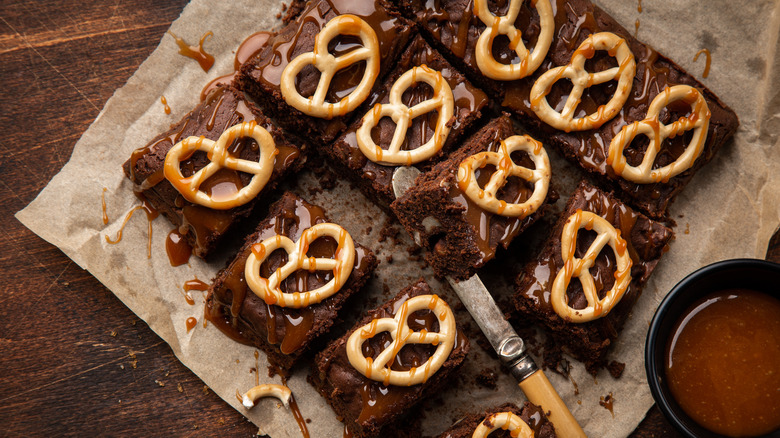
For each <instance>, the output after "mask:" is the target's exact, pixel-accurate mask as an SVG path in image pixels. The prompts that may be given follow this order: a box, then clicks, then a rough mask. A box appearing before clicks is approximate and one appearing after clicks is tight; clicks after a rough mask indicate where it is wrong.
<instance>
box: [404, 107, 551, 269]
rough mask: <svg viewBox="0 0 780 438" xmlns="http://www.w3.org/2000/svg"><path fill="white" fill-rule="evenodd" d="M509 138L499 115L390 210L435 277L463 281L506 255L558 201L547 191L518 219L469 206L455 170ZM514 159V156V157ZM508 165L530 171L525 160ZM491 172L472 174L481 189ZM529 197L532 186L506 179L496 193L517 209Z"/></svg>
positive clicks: (504, 120)
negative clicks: (541, 200)
mask: <svg viewBox="0 0 780 438" xmlns="http://www.w3.org/2000/svg"><path fill="white" fill-rule="evenodd" d="M513 135H515V130H514V127H513V125H512V121H511V120H510V119H509V117H508V116H507V115H503V116H501V117H499V118H497V119H494V120H493V121H491V122H490V123H488V124H487V125H486V126H485V127H483V128H482V129H481V130H479V131H478V132H477V133H475V134H473V135H472V136H471V137H469V138H468V139H467V140H466V141H465V142H464V144H463V145H462V146H461V147H460V148H459V149H458V150H457V151H456V152H454V153H453V154H452V156H450V157H449V158H448V159H447V160H446V161H443V162H441V163H439V164H437V165H436V166H434V168H433V169H432V170H431V171H430V172H426V173H424V174H422V175H421V176H420V177H418V179H417V181H415V184H414V186H413V187H411V188H410V189H409V190H408V191H407V192H406V193H405V194H404V195H403V196H402V197H400V198H399V199H397V200H396V201H395V202H393V204H392V205H391V208H392V210H393V212H394V213H395V215H396V217H398V220H399V221H400V222H401V224H402V225H403V226H404V228H406V230H407V231H408V232H409V234H410V235H411V236H412V237H413V238H414V240H415V242H417V244H418V245H420V246H423V247H424V248H425V249H426V250H427V251H426V254H425V259H426V260H427V261H428V263H429V264H430V265H431V266H432V267H433V270H434V272H435V273H436V275H437V276H440V277H445V276H451V277H453V278H456V279H467V278H469V277H470V276H471V275H473V274H474V272H475V271H476V270H477V269H478V268H480V267H482V266H484V265H485V263H487V262H488V261H490V260H492V259H493V258H494V257H495V255H496V251H497V250H498V248H499V246H501V247H503V248H504V249H506V248H507V247H508V246H509V244H510V243H511V242H512V239H514V238H515V237H516V236H517V235H518V234H520V233H521V232H522V231H523V230H525V229H526V228H528V227H529V226H530V225H531V224H533V223H534V222H535V221H536V220H537V219H538V218H539V217H541V216H542V214H543V211H544V210H545V204H546V203H549V202H555V201H556V200H557V198H558V195H557V194H556V193H555V191H554V190H552V189H548V192H547V196H546V199H545V202H544V203H543V204H542V206H541V207H540V208H539V209H538V210H537V211H536V212H534V213H532V214H530V215H529V216H527V217H524V218H517V217H506V216H502V215H499V214H494V213H491V212H489V211H487V210H485V209H483V208H482V207H480V206H479V205H477V204H476V203H475V202H473V201H472V200H471V199H470V198H469V197H468V196H467V195H466V194H465V193H464V192H463V190H461V188H460V187H459V185H458V167H459V166H460V163H461V162H462V161H463V160H465V159H466V158H468V157H470V156H471V155H474V154H477V153H480V152H484V151H490V152H496V151H498V150H499V149H500V147H501V141H502V140H504V139H506V138H508V137H511V136H513ZM518 153H519V152H518ZM520 158H521V159H518V157H514V156H513V161H515V162H516V163H517V164H520V165H523V166H525V167H526V168H530V169H533V168H534V166H533V163H532V162H531V161H530V159H528V157H527V156H525V157H520ZM493 170H495V168H493V167H492V166H486V167H485V168H483V169H480V170H477V171H476V172H475V174H476V176H477V181H478V182H479V183H480V186H481V187H483V188H484V187H485V185H486V183H487V181H488V180H489V179H490V177H491V175H492V173H493ZM532 193H533V185H531V184H529V183H528V182H526V181H524V180H521V179H520V178H509V179H508V180H507V183H506V185H504V186H503V188H501V190H500V191H499V192H498V193H497V198H498V199H501V200H504V201H506V202H507V203H522V202H524V201H525V200H527V199H528V198H529V197H530V196H531V194H532Z"/></svg>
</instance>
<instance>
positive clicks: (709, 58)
mask: <svg viewBox="0 0 780 438" xmlns="http://www.w3.org/2000/svg"><path fill="white" fill-rule="evenodd" d="M702 53H704V55H705V56H706V57H707V59H706V60H705V64H704V73H702V75H701V77H703V78H706V77H707V76H709V75H710V64H711V63H712V55H710V51H709V50H708V49H701V50H699V51H698V52H697V53H696V56H694V57H693V62H696V60H698V59H699V55H701V54H702Z"/></svg>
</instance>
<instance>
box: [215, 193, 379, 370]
mask: <svg viewBox="0 0 780 438" xmlns="http://www.w3.org/2000/svg"><path fill="white" fill-rule="evenodd" d="M323 222H329V221H328V218H327V216H325V213H324V212H323V210H322V208H320V207H318V206H316V205H311V204H309V203H307V202H306V201H304V200H303V199H301V198H300V197H298V196H297V195H295V194H293V193H291V192H286V193H285V194H284V195H282V197H281V199H279V200H278V201H276V202H275V203H274V204H273V205H272V206H271V208H270V211H269V213H268V216H267V217H266V219H265V220H263V221H262V222H260V224H258V226H257V228H256V230H255V231H254V233H252V234H250V235H249V236H247V238H246V241H245V243H244V245H243V246H242V247H241V249H240V250H239V251H238V254H237V255H236V257H235V258H234V259H233V260H232V261H231V262H230V263H229V264H228V265H227V266H226V267H225V268H224V269H222V270H221V271H219V272H218V273H217V276H216V278H215V279H214V281H213V282H212V284H211V286H210V287H209V291H208V295H207V297H206V317H207V318H208V320H209V321H211V322H212V323H214V325H216V326H217V327H218V328H219V329H220V330H222V332H224V333H225V334H226V335H228V336H229V337H231V338H233V339H234V340H236V341H238V342H241V343H244V344H247V345H253V346H255V347H257V348H259V349H261V350H263V351H264V352H265V353H266V354H267V355H268V361H269V362H270V363H271V364H272V365H274V366H276V367H277V368H278V370H279V371H280V372H281V373H283V374H285V375H286V374H288V373H289V371H290V369H291V368H292V367H293V366H294V365H295V364H296V363H297V362H298V361H299V360H300V359H301V358H302V357H303V356H304V355H305V354H306V353H307V352H308V351H309V350H311V348H312V346H313V345H314V343H315V341H316V340H317V339H318V338H319V337H320V336H322V335H324V334H325V333H327V332H328V330H330V328H331V326H332V325H333V324H334V323H335V321H336V320H337V319H338V318H339V311H340V309H341V307H342V306H343V305H344V302H345V301H346V300H347V299H348V298H349V297H350V296H352V295H354V294H355V293H357V292H358V291H359V290H360V288H361V287H363V285H364V284H365V283H366V281H368V279H369V278H370V277H371V274H372V273H373V271H374V268H376V265H377V259H376V257H375V256H374V254H373V253H372V252H371V250H369V249H368V248H365V247H363V246H361V245H359V244H357V243H355V263H354V267H353V268H352V273H351V274H350V276H349V278H348V279H347V281H346V282H345V283H344V285H343V286H342V287H341V289H340V290H339V291H338V292H336V293H335V294H334V295H331V296H330V297H328V298H326V299H324V300H322V301H321V302H319V303H316V304H311V305H309V306H307V307H302V308H300V309H296V308H292V307H280V306H277V305H274V304H267V303H266V301H265V300H263V299H262V298H261V297H259V296H257V295H256V294H255V293H253V291H252V290H251V289H249V287H248V286H247V283H246V279H245V277H244V267H245V266H246V261H247V258H248V257H249V255H250V254H251V253H252V245H253V244H255V243H259V242H262V241H263V240H265V239H268V238H271V237H273V236H276V235H282V236H287V237H288V238H290V239H291V240H293V241H297V240H298V239H299V238H300V237H301V233H302V232H303V231H304V230H305V229H307V228H310V227H311V226H313V225H316V224H318V223H323ZM337 247H338V242H336V241H335V240H334V239H332V238H330V237H320V238H319V239H317V240H315V241H313V242H312V243H311V245H310V247H309V248H310V249H309V252H308V253H307V254H308V255H309V256H315V257H324V258H328V257H330V256H332V255H333V254H335V252H336V249H337ZM286 262H287V253H285V252H284V250H282V249H278V250H276V251H274V252H273V253H271V255H269V256H268V258H267V259H266V260H265V261H264V262H263V264H262V265H261V267H260V271H261V273H262V275H263V276H264V277H266V278H268V276H269V275H270V274H271V273H273V272H274V271H275V270H276V269H277V268H279V267H280V266H281V265H283V264H284V263H286ZM332 278H333V271H323V270H319V271H309V270H303V269H301V270H298V271H296V272H295V273H293V274H292V275H290V276H289V277H288V278H287V279H285V280H284V281H283V283H282V286H281V287H282V290H284V291H285V292H287V293H292V292H305V291H308V290H314V289H316V288H319V287H321V286H322V285H324V284H326V283H327V282H328V281H330V280H331V279H332Z"/></svg>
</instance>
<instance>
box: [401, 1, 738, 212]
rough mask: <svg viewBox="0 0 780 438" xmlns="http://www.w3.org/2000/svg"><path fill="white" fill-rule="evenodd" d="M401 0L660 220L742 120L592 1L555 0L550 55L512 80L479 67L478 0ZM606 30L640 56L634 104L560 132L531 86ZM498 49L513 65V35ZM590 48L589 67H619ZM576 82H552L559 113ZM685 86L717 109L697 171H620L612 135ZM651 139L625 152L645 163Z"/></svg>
mask: <svg viewBox="0 0 780 438" xmlns="http://www.w3.org/2000/svg"><path fill="white" fill-rule="evenodd" d="M488 3H489V4H490V9H491V11H492V12H493V13H494V14H495V15H497V16H503V15H505V14H506V11H507V8H508V5H509V2H502V5H501V7H498V5H497V4H495V2H492V1H491V2H488ZM401 4H402V5H404V6H405V8H406V9H407V10H408V11H409V12H410V13H412V12H414V14H415V17H416V19H417V21H418V22H419V23H420V25H421V26H422V27H423V28H425V29H426V30H427V32H428V33H429V34H430V35H432V36H433V38H434V40H435V41H437V42H438V43H439V44H440V45H441V46H442V47H444V48H446V49H447V51H446V53H445V55H450V56H453V57H454V58H455V59H456V60H457V61H458V66H459V67H461V68H463V69H464V71H465V72H466V73H467V74H470V75H471V76H472V79H473V80H475V82H476V83H477V84H479V85H481V86H483V87H484V88H485V90H486V91H488V92H489V93H492V94H493V95H494V97H496V98H498V99H500V100H501V102H502V105H503V106H504V107H506V108H509V109H511V110H512V111H514V112H515V113H516V114H517V115H518V116H519V118H520V121H521V122H522V123H523V124H524V125H527V126H528V128H529V129H531V130H532V131H533V132H534V134H535V135H538V136H539V139H540V140H543V141H544V142H545V144H548V143H549V144H550V145H552V146H555V147H556V148H558V149H559V150H560V151H561V152H562V153H563V155H565V156H566V157H567V158H568V159H569V160H570V161H572V162H574V163H575V164H577V165H579V166H581V167H582V168H583V169H585V170H586V171H588V172H589V173H591V174H592V175H594V176H595V177H596V178H598V179H599V181H600V182H602V183H603V184H604V185H605V186H607V187H610V188H612V189H615V190H616V192H617V194H618V196H620V197H621V198H622V199H624V200H625V201H627V202H630V203H631V204H632V205H634V206H636V207H638V208H640V209H642V210H643V211H644V212H645V213H647V214H649V215H650V216H652V217H654V218H661V217H663V216H664V215H665V213H666V210H667V208H668V206H669V204H670V203H671V202H672V200H673V199H674V198H675V197H676V196H677V194H679V192H680V191H681V190H682V189H683V188H684V186H685V185H686V184H687V183H688V182H689V180H690V179H691V178H692V177H693V175H694V173H695V172H696V171H697V170H698V169H699V168H700V167H701V166H703V165H704V164H706V163H707V162H709V161H710V160H711V159H712V157H713V155H714V154H715V153H716V151H717V150H718V149H719V148H720V147H721V146H722V145H723V144H724V143H726V141H727V140H728V139H729V138H731V136H732V135H733V134H734V132H735V131H736V129H737V127H738V125H739V121H738V119H737V116H736V114H735V113H734V112H733V111H732V110H731V109H730V108H729V107H728V106H727V105H725V104H724V103H723V102H721V101H720V99H718V97H717V96H715V95H714V94H713V93H712V92H711V91H710V90H708V89H707V88H706V87H705V86H704V85H702V84H701V83H700V82H699V81H697V80H696V79H695V78H694V77H692V76H691V75H689V74H688V73H686V72H685V71H684V70H683V69H682V68H681V67H680V66H678V65H677V64H676V63H674V62H673V61H671V60H670V59H668V58H666V57H665V56H663V55H662V54H660V53H659V52H657V51H656V50H654V49H653V48H651V47H649V46H647V45H646V44H643V43H642V42H640V41H638V40H637V39H636V38H634V37H633V36H632V35H631V34H630V33H629V32H628V31H626V29H625V28H623V27H622V26H621V25H620V24H618V23H617V22H616V21H615V20H614V19H613V18H612V17H610V16H609V15H608V14H607V13H606V12H604V11H603V10H601V9H600V8H599V7H597V6H594V5H593V4H592V3H591V2H590V1H588V0H553V1H551V6H552V11H553V14H554V23H555V26H554V27H555V30H554V33H553V38H552V44H551V46H550V49H549V52H548V54H547V56H546V58H545V59H544V61H543V62H542V64H541V66H540V67H539V68H538V69H537V70H536V72H535V73H534V74H533V75H531V76H529V77H526V78H523V79H519V80H513V81H507V82H504V83H500V82H499V81H495V80H492V79H488V78H486V77H485V76H484V75H482V73H481V71H480V70H479V67H478V66H477V64H476V60H475V46H476V41H477V39H478V38H479V36H480V35H481V34H482V32H483V30H484V29H485V24H484V23H483V22H482V21H481V20H480V19H479V18H478V17H476V16H475V15H474V13H473V9H472V7H471V5H472V2H471V1H467V0H451V1H449V0H437V1H425V2H423V1H422V0H404V1H401ZM531 4H532V3H531V2H523V5H522V7H521V11H520V13H519V14H518V18H517V20H516V22H515V27H516V28H517V29H519V30H520V31H521V32H522V35H523V40H524V42H525V45H526V47H533V46H534V45H535V44H536V40H537V38H538V36H539V33H540V20H539V14H538V13H537V12H536V9H535V8H533V7H532V6H531ZM599 32H612V33H614V34H616V35H617V36H619V37H620V38H623V39H624V40H625V41H626V43H627V46H628V48H629V49H630V50H631V52H632V53H633V56H634V58H635V61H636V75H635V76H634V78H633V81H632V82H631V89H630V91H629V94H628V97H627V100H626V103H625V104H624V105H623V106H622V108H621V109H620V110H619V112H618V113H617V115H616V116H615V117H614V118H612V119H611V120H609V121H607V122H606V123H604V124H603V125H601V127H598V128H595V129H590V130H585V131H570V132H564V131H563V130H558V129H554V128H552V127H551V126H549V125H548V124H547V123H545V122H544V121H542V120H541V119H540V118H539V117H538V116H537V115H536V113H535V112H534V110H533V109H532V106H533V105H534V104H535V103H534V102H532V100H533V99H531V97H530V92H531V88H532V87H533V85H534V82H535V81H536V80H537V79H538V78H539V77H540V76H541V75H542V74H544V73H545V72H547V71H548V70H550V69H552V68H554V67H557V66H565V65H567V64H569V63H570V61H571V58H572V55H573V54H574V53H575V51H577V49H578V48H579V46H580V44H581V43H582V42H583V41H584V40H585V39H586V38H588V37H589V36H591V35H592V34H595V33H599ZM493 50H494V54H495V55H494V56H495V58H496V59H498V60H500V61H501V62H503V63H508V62H510V61H511V60H512V59H514V58H515V57H516V55H515V54H514V52H512V51H511V50H510V49H509V48H508V38H506V37H505V36H501V37H498V38H496V39H495V44H494V49H493ZM586 52H587V50H586V51H579V53H583V54H585V55H586V58H588V60H587V61H586V62H585V69H586V70H587V71H589V72H591V73H593V72H598V71H603V70H606V69H609V68H612V67H614V66H616V65H617V64H616V60H615V59H614V58H612V57H611V56H608V54H607V52H606V51H595V53H590V54H588V53H586ZM571 84H572V83H571V82H570V81H568V80H559V81H557V82H555V84H554V85H552V86H550V88H549V94H548V95H547V97H546V99H547V101H548V102H549V104H550V106H551V107H552V108H554V109H556V110H557V111H560V110H561V109H562V108H563V106H564V103H565V101H566V98H567V97H568V96H569V93H570V92H571V90H572V85H571ZM679 84H682V85H689V86H691V87H694V88H695V89H697V90H698V91H699V92H700V93H701V94H702V95H703V97H704V99H705V101H706V102H707V106H708V107H709V111H710V113H711V117H710V120H709V127H708V130H707V139H706V141H705V143H704V147H703V151H702V153H701V155H700V156H699V158H698V159H697V160H696V161H695V162H694V164H693V166H692V168H690V169H688V170H687V171H684V172H682V173H681V174H679V175H677V176H673V177H671V178H670V179H668V180H661V181H659V182H653V183H648V184H639V183H634V182H631V181H629V180H627V179H625V178H623V177H621V176H620V175H618V174H616V173H615V170H614V168H613V167H612V165H610V164H609V163H608V160H607V158H608V155H609V153H608V151H609V146H610V143H611V141H612V139H613V138H614V137H615V136H616V135H617V134H618V133H619V132H620V131H621V129H622V128H623V127H624V126H627V125H630V124H631V123H633V122H637V121H641V120H643V119H645V117H646V116H647V114H648V108H649V106H650V103H651V102H652V101H653V99H654V98H655V97H656V96H658V95H659V94H662V92H663V91H664V89H665V88H667V87H671V86H674V85H679ZM617 88H618V86H617V80H611V81H607V82H605V83H603V84H600V85H593V86H591V87H588V88H586V89H585V90H584V92H583V94H582V97H581V99H580V101H579V104H578V106H577V108H576V111H575V113H574V116H575V117H578V118H580V117H583V116H585V115H586V114H594V113H597V112H598V111H599V110H598V107H599V106H600V105H604V104H606V103H607V102H608V101H609V100H610V98H611V97H612V96H613V95H614V94H615V92H616V90H617ZM690 113H691V109H690V105H685V104H683V103H682V102H679V101H678V102H677V103H676V104H672V105H670V106H669V107H667V108H666V109H663V110H662V111H661V113H660V117H659V121H660V122H661V123H663V124H667V125H668V124H670V123H671V122H674V121H675V120H678V119H679V118H680V117H681V116H688V117H690ZM691 132H692V131H687V132H686V133H685V134H684V135H677V136H674V138H671V139H667V140H665V141H664V142H663V144H662V147H661V151H660V152H659V153H658V156H657V158H656V160H655V164H654V167H655V168H660V167H663V166H666V165H668V164H669V163H671V162H673V161H675V160H676V159H677V158H678V157H679V156H680V155H681V154H682V153H683V151H684V150H685V146H686V145H687V144H688V143H689V142H690V140H691V137H692V134H691ZM648 143H649V141H648V139H647V138H646V137H645V136H642V135H639V136H637V137H636V139H635V140H634V141H633V142H632V144H631V145H630V146H629V147H627V148H626V150H625V152H624V155H625V156H626V159H627V161H628V163H629V164H630V165H637V164H638V163H639V162H641V160H642V157H643V156H644V153H645V150H646V149H647V145H648Z"/></svg>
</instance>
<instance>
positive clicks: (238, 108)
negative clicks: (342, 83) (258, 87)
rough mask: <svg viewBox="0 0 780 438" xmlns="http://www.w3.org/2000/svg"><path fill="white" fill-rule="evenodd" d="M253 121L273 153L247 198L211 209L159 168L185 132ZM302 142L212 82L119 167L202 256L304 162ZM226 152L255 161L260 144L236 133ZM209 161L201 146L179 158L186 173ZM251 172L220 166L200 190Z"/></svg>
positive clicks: (237, 181)
mask: <svg viewBox="0 0 780 438" xmlns="http://www.w3.org/2000/svg"><path fill="white" fill-rule="evenodd" d="M249 121H254V122H256V123H257V125H258V126H261V127H263V128H265V129H266V130H268V132H269V133H270V134H271V136H272V137H273V140H274V142H275V144H276V148H277V150H278V154H277V155H276V156H275V157H274V168H273V173H272V175H271V178H270V180H269V181H268V183H267V184H266V185H265V187H264V188H263V189H262V191H261V192H260V193H259V194H258V195H257V196H256V197H255V198H254V199H253V200H251V201H249V202H248V203H246V204H244V205H241V206H238V207H234V208H230V209H227V210H215V209H211V208H208V207H205V206H201V205H197V204H194V203H192V202H189V201H187V200H186V199H184V197H183V196H182V195H181V194H180V193H179V192H178V191H177V189H176V188H175V187H174V186H173V185H171V183H170V182H169V181H168V180H167V179H166V178H165V176H164V174H163V166H164V163H165V156H166V154H167V153H168V151H169V150H170V149H171V148H172V147H173V146H174V144H176V143H178V142H179V141H181V140H184V139H185V138H187V137H190V136H196V137H199V136H203V137H204V138H206V139H209V140H213V141H216V140H217V139H218V138H219V136H220V135H222V133H223V132H225V130H227V129H228V128H230V127H231V126H234V125H237V124H239V123H241V122H249ZM305 150H306V147H305V145H303V144H302V143H300V141H298V140H295V139H294V138H293V137H291V136H289V135H286V134H284V133H283V132H282V130H281V129H279V128H278V127H276V125H274V124H273V123H272V122H271V121H270V120H269V119H268V118H267V117H265V116H264V115H263V113H262V112H261V111H260V110H259V109H258V108H257V107H256V106H255V105H254V104H253V102H252V101H250V100H249V99H248V98H247V97H246V96H245V95H244V93H242V92H240V91H238V90H237V89H235V88H232V87H225V86H218V87H216V88H215V89H214V90H213V91H212V92H211V93H210V94H209V95H208V96H207V97H206V98H205V100H204V101H203V102H201V103H200V104H198V106H196V107H195V109H193V110H192V111H191V112H190V113H189V114H187V115H186V116H184V118H182V120H181V121H179V123H176V124H175V125H173V126H172V127H171V129H169V130H168V131H166V132H164V133H162V134H160V135H158V136H157V137H155V138H154V139H153V140H152V141H151V142H149V144H147V145H146V146H144V147H142V148H139V149H136V150H135V151H133V153H132V155H131V157H130V159H129V160H127V161H126V162H125V163H124V165H123V169H124V172H125V175H127V177H128V178H129V179H130V180H131V181H132V182H133V184H134V191H135V193H136V194H137V195H138V196H139V197H142V198H144V199H146V200H147V201H148V202H149V203H150V204H151V206H152V207H153V208H154V209H156V210H157V211H159V212H160V213H162V214H163V216H165V217H166V218H168V220H170V221H171V223H173V224H174V225H175V226H177V227H179V232H181V233H182V234H184V235H185V236H186V238H187V241H188V243H189V244H190V246H191V247H192V252H193V254H195V255H196V256H198V257H206V256H207V255H208V254H209V253H210V252H211V251H212V250H213V249H214V248H215V247H216V246H217V245H218V243H219V242H220V239H221V238H222V237H223V236H224V235H225V234H226V233H227V232H228V231H229V230H231V229H232V228H234V227H235V226H236V225H237V224H238V223H239V222H240V221H241V220H242V219H244V218H246V217H247V216H249V214H250V213H251V212H252V209H253V207H254V205H255V204H256V203H257V200H258V199H259V198H263V197H264V196H265V194H266V193H269V192H270V191H271V190H273V188H274V187H275V186H276V184H277V182H278V180H279V179H280V178H281V177H283V176H284V175H286V174H289V173H291V172H294V171H297V170H299V169H300V168H301V166H302V165H303V163H304V161H305V160H304V152H305ZM228 151H230V152H229V153H230V155H231V156H235V157H238V158H240V159H243V160H248V161H255V162H256V161H258V159H259V157H260V150H259V148H258V145H257V142H255V140H254V139H251V138H239V139H236V140H234V141H233V142H232V143H231V144H230V145H229V147H228ZM208 163H209V159H208V158H207V157H206V154H205V153H203V152H196V153H194V154H193V155H192V156H191V157H189V158H187V159H185V160H183V161H182V162H181V164H180V168H181V169H182V174H183V175H184V176H185V177H187V176H190V175H192V174H194V173H195V172H196V171H198V170H199V169H201V168H203V167H204V166H206V165H207V164H208ZM251 177H252V176H251V175H250V174H247V173H243V172H237V171H233V170H229V169H226V168H222V169H220V170H219V171H218V172H217V173H216V174H214V175H213V176H212V177H210V178H209V179H207V180H206V182H205V183H204V184H203V185H202V190H204V191H207V192H209V191H211V190H215V189H217V188H219V189H224V188H226V187H229V188H231V189H233V190H239V189H241V188H242V187H244V186H246V185H247V184H249V182H250V180H251Z"/></svg>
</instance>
